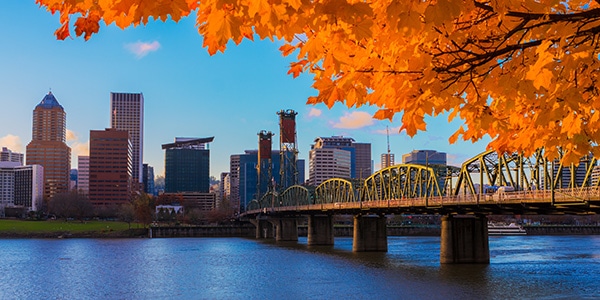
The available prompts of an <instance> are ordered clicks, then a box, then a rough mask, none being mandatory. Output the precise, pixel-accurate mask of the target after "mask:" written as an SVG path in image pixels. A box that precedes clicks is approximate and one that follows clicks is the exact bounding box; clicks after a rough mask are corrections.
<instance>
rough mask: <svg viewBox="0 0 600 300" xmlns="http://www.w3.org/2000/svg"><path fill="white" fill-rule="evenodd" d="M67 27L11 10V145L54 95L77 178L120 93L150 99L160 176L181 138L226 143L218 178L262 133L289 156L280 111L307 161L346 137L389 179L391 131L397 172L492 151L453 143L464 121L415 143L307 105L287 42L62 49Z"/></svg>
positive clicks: (195, 39) (352, 116)
mask: <svg viewBox="0 0 600 300" xmlns="http://www.w3.org/2000/svg"><path fill="white" fill-rule="evenodd" d="M59 26H60V24H59V20H58V15H52V14H50V13H49V12H47V11H45V10H43V9H40V8H38V6H37V5H36V4H35V3H34V0H26V1H7V2H6V3H3V9H2V10H0V28H2V29H1V33H2V42H1V43H0V107H1V108H2V111H1V113H0V146H5V147H9V148H10V149H12V150H13V151H17V152H22V153H24V152H25V146H26V145H27V143H29V142H30V140H31V123H32V120H31V118H32V112H33V109H34V108H35V106H36V105H37V104H38V103H39V102H40V101H41V100H42V98H43V97H44V95H45V94H47V93H48V90H49V89H52V93H53V94H54V95H55V97H56V98H57V100H58V101H59V102H60V104H61V105H62V106H63V107H64V108H65V111H66V112H67V129H68V141H67V144H69V145H70V146H71V147H72V156H73V158H74V159H73V163H72V168H76V166H77V161H76V156H77V155H80V154H87V151H88V149H87V148H88V141H89V131H90V130H101V129H104V128H107V127H109V126H110V109H109V95H110V92H142V93H143V94H144V98H145V128H144V130H145V134H144V162H147V163H149V164H150V165H152V166H154V168H155V175H163V173H164V152H163V150H162V149H161V144H166V143H170V142H173V140H174V138H175V137H209V136H214V137H215V139H214V142H213V143H212V144H211V145H210V149H211V175H213V176H215V177H217V178H218V176H219V174H220V173H221V172H226V171H229V156H230V155H231V154H236V153H243V152H244V150H246V149H256V148H257V144H258V137H257V133H258V132H259V131H261V130H267V131H272V132H273V133H275V134H276V135H275V136H274V137H273V141H274V144H273V149H278V148H279V145H278V142H279V128H278V116H277V114H276V112H278V111H280V110H282V109H283V110H287V109H293V110H295V111H296V112H298V116H297V117H296V121H297V132H298V149H299V151H300V153H299V157H300V158H303V159H306V161H307V163H308V151H309V150H310V145H311V144H312V143H313V141H314V139H315V138H316V137H318V136H333V135H343V136H349V137H352V138H354V139H355V140H356V141H357V142H365V143H371V144H372V159H373V161H374V166H375V170H378V169H379V163H380V155H381V154H382V153H385V152H386V151H387V145H386V135H385V131H386V126H389V128H390V147H391V151H392V153H394V154H395V155H396V162H397V163H399V162H401V156H402V154H405V153H408V152H410V151H412V150H415V149H434V150H438V151H442V152H446V153H447V154H448V160H449V164H453V165H460V164H461V163H462V162H463V161H464V160H466V159H468V158H470V157H473V156H475V155H477V154H478V153H481V152H483V151H484V150H485V145H486V144H487V140H486V141H483V142H478V143H476V144H472V143H471V142H457V143H456V144H453V145H450V144H448V137H449V136H450V135H451V134H452V133H453V132H454V131H455V130H456V129H457V128H458V126H459V125H460V123H457V122H453V123H452V124H450V125H449V124H448V122H447V118H446V117H445V116H442V117H438V118H435V119H429V120H428V122H429V124H428V127H427V129H428V130H427V132H420V133H418V134H417V136H416V137H414V138H410V137H408V136H407V135H406V133H404V132H402V133H398V128H399V127H400V125H401V124H400V121H399V120H400V116H397V118H395V120H394V122H389V121H378V120H374V119H372V118H370V116H371V115H372V114H373V113H374V112H375V111H376V110H377V109H376V108H375V107H361V108H360V109H356V108H351V109H348V108H347V107H345V106H344V105H342V104H336V105H335V106H334V107H333V108H332V109H328V108H327V107H326V106H325V105H316V106H312V105H306V100H307V98H308V97H309V96H314V95H316V91H315V90H314V89H312V88H311V84H312V81H311V78H312V77H311V76H310V75H301V76H300V77H298V78H295V79H294V78H292V76H291V75H287V70H288V66H289V63H290V62H291V61H292V58H286V57H283V56H282V55H281V53H280V52H279V50H278V48H279V46H280V44H279V43H278V42H271V41H268V40H267V41H255V42H251V41H244V42H242V44H240V45H238V46H235V45H233V44H232V45H230V46H229V47H228V48H227V50H226V51H225V53H224V54H222V53H218V54H216V55H214V56H210V55H208V53H207V51H206V49H205V48H202V37H201V36H200V35H199V34H198V33H197V30H196V27H195V20H194V18H185V19H183V20H181V21H180V22H179V23H174V22H172V21H169V22H166V23H162V22H150V23H149V24H148V25H146V26H140V27H136V28H133V27H130V28H127V29H126V30H121V29H119V28H117V27H115V26H109V27H106V26H103V27H102V28H101V29H100V32H99V34H96V35H94V36H93V37H92V38H91V39H90V40H89V41H87V42H86V41H84V40H83V38H69V39H67V40H64V41H58V40H56V38H55V36H54V35H53V33H54V31H55V30H56V29H57V28H58V27H59ZM73 35H74V33H73ZM306 169H307V170H308V166H307V168H306Z"/></svg>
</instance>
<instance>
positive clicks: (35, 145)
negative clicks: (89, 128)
mask: <svg viewBox="0 0 600 300" xmlns="http://www.w3.org/2000/svg"><path fill="white" fill-rule="evenodd" d="M66 120H67V115H66V113H65V110H64V109H63V107H62V106H61V105H60V104H59V103H58V101H57V100H56V97H54V95H53V94H52V92H48V94H47V95H46V96H44V98H43V99H42V101H41V102H40V103H39V104H38V105H37V106H36V107H35V109H34V110H33V126H32V136H31V142H30V143H29V144H28V145H27V148H26V155H25V158H26V160H27V164H28V165H41V166H42V167H43V168H44V169H43V170H44V198H46V199H51V198H52V197H53V196H54V195H56V194H58V193H64V192H67V191H68V188H69V170H70V169H71V148H69V146H67V144H66V135H67V126H66V123H67V121H66Z"/></svg>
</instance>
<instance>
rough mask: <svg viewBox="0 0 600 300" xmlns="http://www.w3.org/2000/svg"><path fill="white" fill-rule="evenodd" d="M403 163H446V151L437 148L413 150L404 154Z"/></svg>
mask: <svg viewBox="0 0 600 300" xmlns="http://www.w3.org/2000/svg"><path fill="white" fill-rule="evenodd" d="M402 163H403V164H418V165H446V153H444V152H437V151H435V150H413V151H411V152H410V153H406V154H404V155H402Z"/></svg>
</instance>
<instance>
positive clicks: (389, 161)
mask: <svg viewBox="0 0 600 300" xmlns="http://www.w3.org/2000/svg"><path fill="white" fill-rule="evenodd" d="M385 131H386V134H387V153H384V154H381V168H382V169H385V168H387V167H391V166H393V165H395V164H396V163H395V162H394V154H392V153H391V152H390V131H389V128H388V127H386V128H385Z"/></svg>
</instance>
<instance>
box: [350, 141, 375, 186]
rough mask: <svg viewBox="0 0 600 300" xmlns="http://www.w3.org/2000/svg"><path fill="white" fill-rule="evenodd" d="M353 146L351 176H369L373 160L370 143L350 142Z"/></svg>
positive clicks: (362, 177) (360, 177)
mask: <svg viewBox="0 0 600 300" xmlns="http://www.w3.org/2000/svg"><path fill="white" fill-rule="evenodd" d="M352 146H353V147H354V149H355V150H354V155H355V156H354V160H353V167H354V172H353V173H352V178H358V179H365V178H367V177H369V176H371V173H373V172H372V170H373V168H372V165H373V162H372V159H371V144H370V143H352Z"/></svg>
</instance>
